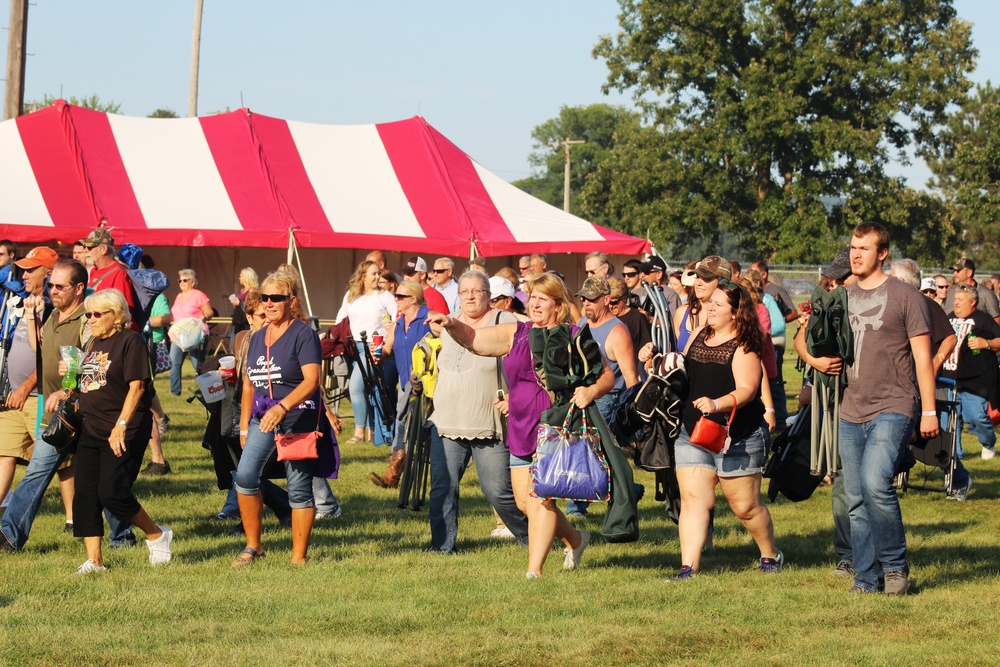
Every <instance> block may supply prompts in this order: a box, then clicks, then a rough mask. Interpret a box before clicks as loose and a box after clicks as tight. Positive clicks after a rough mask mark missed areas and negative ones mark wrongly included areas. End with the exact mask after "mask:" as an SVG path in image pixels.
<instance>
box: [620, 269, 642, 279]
mask: <svg viewBox="0 0 1000 667" xmlns="http://www.w3.org/2000/svg"><path fill="white" fill-rule="evenodd" d="M637 275H639V272H638V271H622V278H635V277H636V276H637Z"/></svg>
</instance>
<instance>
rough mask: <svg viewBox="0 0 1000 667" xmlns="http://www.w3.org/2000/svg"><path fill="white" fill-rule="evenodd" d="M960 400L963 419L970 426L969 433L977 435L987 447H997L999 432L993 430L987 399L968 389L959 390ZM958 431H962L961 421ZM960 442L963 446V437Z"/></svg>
mask: <svg viewBox="0 0 1000 667" xmlns="http://www.w3.org/2000/svg"><path fill="white" fill-rule="evenodd" d="M958 402H959V403H960V404H961V406H962V418H961V421H962V422H965V424H966V425H967V426H968V427H969V433H970V434H972V435H974V436H976V439H977V440H979V444H980V445H982V446H983V447H985V448H986V449H993V448H995V447H996V445H997V434H996V433H994V432H993V423H992V422H990V415H989V414H988V413H987V411H986V403H987V401H986V399H985V398H982V397H979V396H976V395H975V394H973V393H970V392H968V391H959V392H958ZM958 432H959V433H961V432H962V425H961V423H960V424H959V425H958ZM958 442H959V448H961V446H962V445H961V442H962V441H961V439H959V441H958Z"/></svg>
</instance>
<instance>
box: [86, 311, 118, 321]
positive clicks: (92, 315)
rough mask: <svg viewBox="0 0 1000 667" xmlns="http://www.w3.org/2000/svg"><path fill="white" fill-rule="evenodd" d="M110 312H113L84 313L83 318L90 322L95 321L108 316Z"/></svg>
mask: <svg viewBox="0 0 1000 667" xmlns="http://www.w3.org/2000/svg"><path fill="white" fill-rule="evenodd" d="M110 312H111V311H110V310H104V311H97V310H95V311H94V312H92V313H84V314H83V316H84V317H86V318H87V319H88V320H94V319H97V318H98V317H101V316H103V315H107V314H108V313H110Z"/></svg>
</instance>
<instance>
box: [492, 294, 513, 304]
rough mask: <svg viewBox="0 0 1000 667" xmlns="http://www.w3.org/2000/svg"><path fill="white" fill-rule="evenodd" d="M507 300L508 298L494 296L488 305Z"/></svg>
mask: <svg viewBox="0 0 1000 667" xmlns="http://www.w3.org/2000/svg"><path fill="white" fill-rule="evenodd" d="M509 298H510V297H509V296H502V295H501V296H495V297H493V298H492V299H490V303H499V302H501V301H503V300H504V299H509Z"/></svg>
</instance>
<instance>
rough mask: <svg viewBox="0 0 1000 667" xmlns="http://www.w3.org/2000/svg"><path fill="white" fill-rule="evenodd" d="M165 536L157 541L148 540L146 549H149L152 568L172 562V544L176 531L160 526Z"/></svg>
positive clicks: (161, 536)
mask: <svg viewBox="0 0 1000 667" xmlns="http://www.w3.org/2000/svg"><path fill="white" fill-rule="evenodd" d="M158 528H159V529H160V530H162V531H163V534H162V535H160V536H159V537H158V538H156V539H155V540H146V548H148V549H149V564H150V565H152V566H154V567H155V566H157V565H163V564H164V563H169V562H170V556H171V554H170V543H171V542H172V541H173V539H174V531H172V530H171V529H170V526H158Z"/></svg>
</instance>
